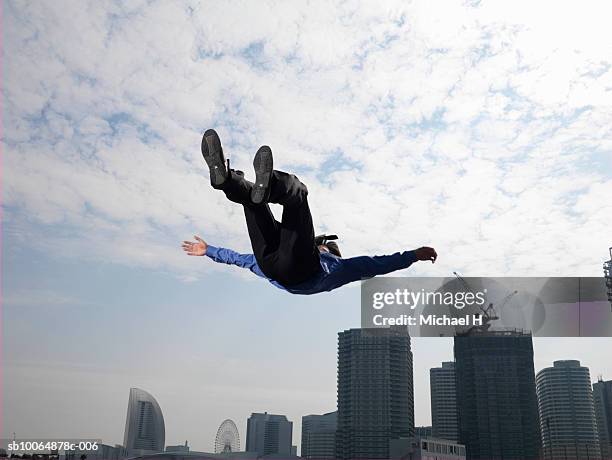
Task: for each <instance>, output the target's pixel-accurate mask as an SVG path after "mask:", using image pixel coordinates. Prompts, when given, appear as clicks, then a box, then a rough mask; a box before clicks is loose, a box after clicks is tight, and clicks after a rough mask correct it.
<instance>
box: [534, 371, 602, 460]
mask: <svg viewBox="0 0 612 460" xmlns="http://www.w3.org/2000/svg"><path fill="white" fill-rule="evenodd" d="M536 386H537V391H538V405H539V409H540V426H541V429H542V449H543V452H542V453H543V454H544V458H547V459H556V458H563V459H580V460H583V459H586V458H589V459H598V458H601V450H600V447H599V437H598V435H597V422H596V421H595V409H594V406H593V390H592V388H591V376H590V374H589V369H588V368H587V367H582V366H580V361H575V360H567V361H555V362H554V363H553V367H547V368H545V369H542V370H541V371H540V372H538V375H537V377H536Z"/></svg>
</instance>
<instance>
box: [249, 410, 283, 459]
mask: <svg viewBox="0 0 612 460" xmlns="http://www.w3.org/2000/svg"><path fill="white" fill-rule="evenodd" d="M292 435H293V423H292V422H290V421H289V420H287V417H285V416H284V415H274V414H268V413H267V412H264V413H263V414H261V413H253V414H251V416H250V417H249V419H248V420H247V435H246V450H247V451H248V452H257V454H258V455H259V456H263V455H271V454H282V455H287V456H290V455H291V437H292Z"/></svg>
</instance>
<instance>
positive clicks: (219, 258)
mask: <svg viewBox="0 0 612 460" xmlns="http://www.w3.org/2000/svg"><path fill="white" fill-rule="evenodd" d="M194 238H195V241H183V251H185V253H186V254H187V255H188V256H204V255H205V256H208V257H210V258H211V259H212V260H214V261H215V262H219V263H224V264H229V265H237V266H238V267H242V268H248V269H249V270H251V271H254V270H253V269H254V268H255V267H256V265H257V263H256V262H255V256H253V254H240V253H238V252H236V251H232V250H231V249H227V248H218V247H216V246H212V245H210V244H208V243H206V241H204V240H203V239H202V238H200V237H199V236H197V235H194Z"/></svg>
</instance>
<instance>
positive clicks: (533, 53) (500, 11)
mask: <svg viewBox="0 0 612 460" xmlns="http://www.w3.org/2000/svg"><path fill="white" fill-rule="evenodd" d="M589 5H590V4H589ZM609 9H610V7H609V5H608V4H607V3H605V2H602V3H597V5H590V6H589V8H587V7H586V6H585V5H583V4H579V3H578V2H574V3H565V4H563V5H560V4H558V3H554V4H553V3H550V2H539V3H538V4H537V5H534V4H533V3H532V2H513V3H512V4H511V5H510V4H500V3H498V2H496V3H486V4H484V3H483V4H481V5H479V6H477V7H471V6H470V5H468V4H464V2H444V3H443V6H442V4H439V5H437V6H434V5H432V4H431V2H414V3H411V4H407V3H405V2H397V3H393V2H383V3H382V4H380V2H377V3H376V4H367V3H366V4H365V5H360V4H358V3H353V2H351V3H348V4H342V5H339V4H338V5H336V4H330V3H329V2H315V3H313V4H309V5H303V6H300V7H297V6H296V5H289V4H285V3H280V4H277V3H274V2H270V3H261V2H258V3H257V4H254V3H252V2H231V3H227V2H224V3H218V2H204V3H199V4H195V3H194V4H190V3H188V2H177V3H170V2H159V3H153V4H151V5H149V4H148V3H144V2H141V3H137V2H136V3H131V4H130V5H127V6H126V5H124V4H107V3H103V2H90V3H82V2H63V3H62V5H61V7H60V6H59V5H58V4H57V3H55V2H34V3H31V2H19V3H17V2H9V3H8V4H7V6H6V7H5V24H6V30H5V46H4V52H5V53H6V56H7V57H8V59H5V62H6V65H5V73H6V80H5V85H6V89H5V104H6V106H5V114H6V116H5V138H4V147H5V150H6V152H7V154H6V156H5V167H6V170H7V174H6V175H5V205H6V206H7V209H8V216H9V219H10V220H13V221H16V222H17V221H18V222H19V229H20V230H19V231H20V232H31V233H32V234H36V235H45V236H44V238H42V239H41V243H40V246H41V249H43V250H45V251H56V252H58V253H60V252H62V253H66V251H65V248H66V247H70V249H71V251H70V252H71V253H72V254H74V255H75V256H76V257H87V258H89V257H99V258H102V259H104V260H109V261H113V262H118V263H125V264H130V265H144V266H147V267H165V268H170V269H172V270H174V271H176V272H178V274H179V275H180V276H183V277H184V276H192V275H186V273H190V272H192V271H193V267H194V265H193V264H192V263H191V262H189V261H186V260H184V258H183V256H182V254H181V253H180V252H179V250H178V249H177V248H178V242H180V241H181V240H182V239H184V238H186V237H189V236H191V235H192V234H193V233H194V232H200V233H202V234H203V236H206V237H208V238H209V240H211V242H214V243H217V244H222V245H228V246H235V247H236V248H237V249H239V250H243V251H244V250H248V246H249V245H248V241H247V236H246V232H245V225H244V222H243V217H242V213H241V210H240V208H239V207H238V206H236V205H234V204H231V203H227V202H226V200H225V199H224V197H223V196H222V194H220V193H218V192H215V191H213V190H211V189H210V187H209V186H208V184H207V178H206V173H205V169H204V167H203V164H202V161H201V157H200V153H199V144H200V135H201V132H202V131H203V130H204V129H206V128H207V127H210V126H213V127H215V128H217V129H218V131H219V133H220V135H221V137H222V140H223V141H224V144H225V147H226V151H228V152H229V153H230V154H231V157H232V161H233V164H234V165H235V166H236V167H239V168H241V169H245V170H246V172H247V176H249V175H252V173H251V172H250V161H251V156H252V154H253V153H254V151H255V150H256V149H257V147H258V146H259V145H260V144H264V143H266V144H269V145H271V146H272V148H273V150H274V152H275V155H276V156H275V160H276V164H277V165H278V167H280V168H285V169H290V170H293V169H300V171H303V174H301V176H302V177H303V178H304V181H305V182H307V184H308V186H309V189H310V191H311V194H310V199H311V202H312V205H311V208H312V209H313V213H314V215H315V223H316V225H317V227H318V228H325V229H327V230H330V231H335V232H338V233H340V234H341V237H342V244H343V247H344V248H346V249H345V250H344V252H345V253H346V254H355V253H361V252H366V251H368V252H370V251H392V250H396V249H399V248H410V247H413V246H417V245H421V244H432V245H435V246H436V247H437V248H438V249H439V253H440V263H439V265H438V264H436V266H433V267H432V266H422V267H420V268H419V269H418V270H417V271H415V272H422V273H429V274H438V275H447V274H448V273H450V271H452V270H454V269H457V268H459V269H461V270H463V271H464V272H468V273H470V274H491V275H493V274H496V275H499V274H522V275H525V274H534V275H535V274H547V275H550V274H567V275H571V274H590V275H592V274H599V270H600V260H601V254H604V253H605V250H606V248H607V247H608V245H609V244H610V241H609V231H608V230H609V228H610V227H611V224H612V209H611V208H610V204H609V202H610V200H606V196H609V195H610V193H609V188H610V176H611V170H610V168H609V167H608V169H605V168H603V169H602V168H601V167H600V163H596V162H594V161H593V159H594V158H597V159H599V158H603V163H601V164H604V165H605V164H607V165H610V163H609V160H607V161H608V163H606V162H605V161H606V160H605V157H608V158H609V157H610V155H611V151H612V129H611V128H610V127H609V119H610V115H611V114H612V109H611V107H612V104H611V102H612V101H611V98H612V92H610V91H609V89H610V87H612V70H611V63H610V61H609V56H610V55H612V53H611V51H612V49H611V47H610V45H609V43H610V41H609V40H605V39H602V38H601V37H606V36H607V34H608V24H607V23H606V22H605V20H604V19H603V18H605V17H607V16H609V14H605V12H606V10H609ZM551 12H552V16H551ZM608 12H609V11H608ZM340 155H341V159H340V160H341V162H343V163H346V167H344V168H343V170H341V171H335V170H332V169H331V168H329V167H324V166H323V165H324V164H328V165H330V164H336V162H337V161H338V159H339V158H340ZM8 225H9V226H10V225H11V222H10V221H9V222H8ZM62 229H63V230H62ZM68 230H70V235H71V236H70V238H66V237H65V234H64V233H65V232H66V231H68ZM63 232H64V233H63ZM76 235H80V236H76ZM13 242H16V243H18V242H19V239H15V240H13ZM92 244H95V250H93V251H91V250H90V248H91V247H92V246H91V245H92ZM561 253H562V254H563V259H564V261H565V263H564V264H561V265H560V264H559V257H560V254H561ZM200 266H204V264H200Z"/></svg>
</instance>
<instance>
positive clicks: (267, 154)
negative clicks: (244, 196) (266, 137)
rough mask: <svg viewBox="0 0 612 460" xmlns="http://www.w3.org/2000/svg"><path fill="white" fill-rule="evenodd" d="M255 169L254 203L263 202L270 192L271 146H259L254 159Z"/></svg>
mask: <svg viewBox="0 0 612 460" xmlns="http://www.w3.org/2000/svg"><path fill="white" fill-rule="evenodd" d="M253 169H255V184H254V185H253V189H252V190H251V201H252V202H253V203H254V204H261V203H263V202H265V201H266V200H267V199H268V196H269V194H270V190H269V189H270V179H271V178H272V170H273V161H272V150H271V149H270V147H268V146H267V145H263V146H261V147H260V148H259V150H258V151H257V153H256V154H255V159H254V160H253Z"/></svg>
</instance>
